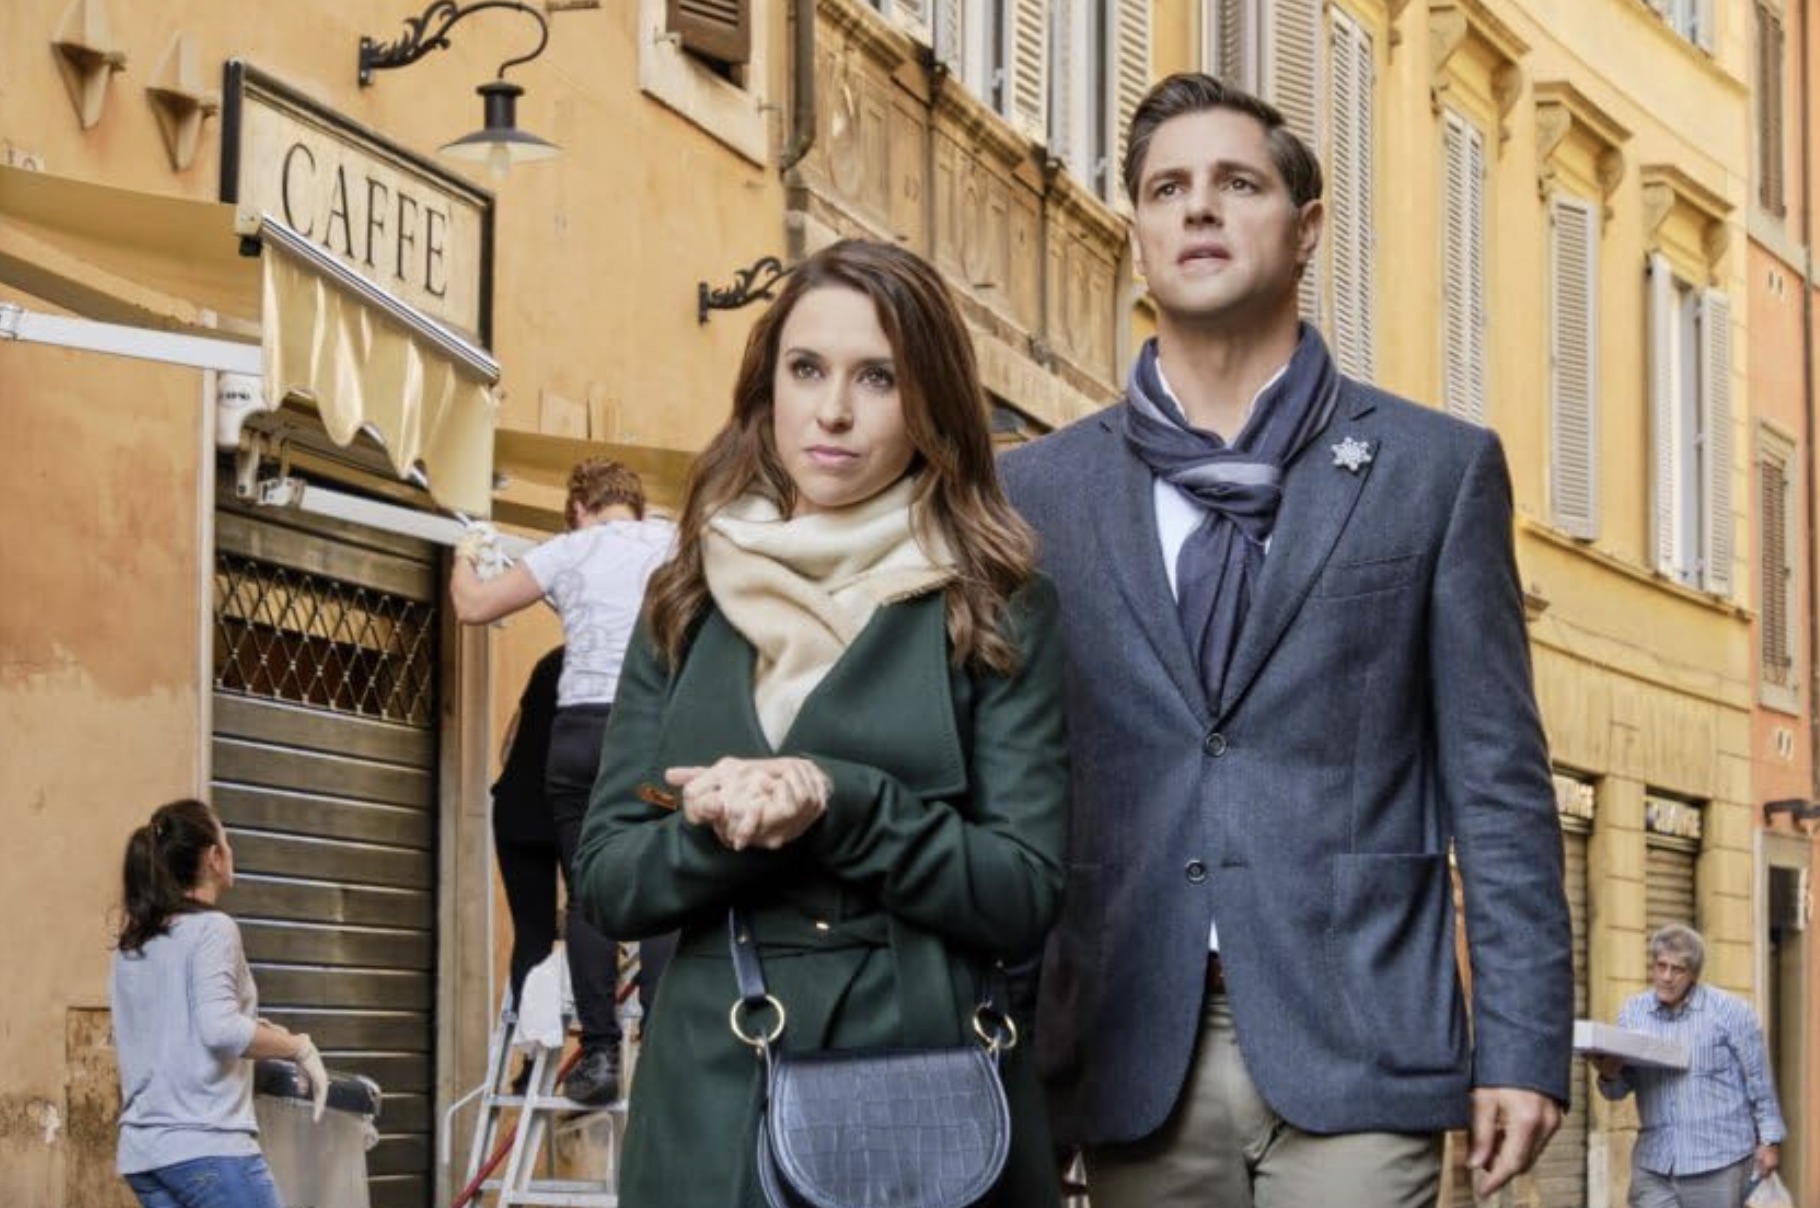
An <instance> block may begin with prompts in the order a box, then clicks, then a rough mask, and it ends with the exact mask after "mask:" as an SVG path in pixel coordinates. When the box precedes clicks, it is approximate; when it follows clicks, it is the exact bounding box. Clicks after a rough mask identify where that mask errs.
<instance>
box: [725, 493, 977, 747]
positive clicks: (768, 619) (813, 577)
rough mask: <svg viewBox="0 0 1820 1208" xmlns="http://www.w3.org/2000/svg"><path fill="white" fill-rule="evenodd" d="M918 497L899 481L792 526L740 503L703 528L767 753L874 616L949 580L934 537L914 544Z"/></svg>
mask: <svg viewBox="0 0 1820 1208" xmlns="http://www.w3.org/2000/svg"><path fill="white" fill-rule="evenodd" d="M915 491H916V483H915V480H914V479H912V478H909V477H906V478H903V479H901V480H900V481H898V482H897V483H896V484H895V485H894V486H891V487H888V488H887V489H885V490H884V491H881V492H880V493H879V494H877V495H874V496H873V497H872V498H871V499H868V500H866V501H865V502H863V503H859V504H855V505H853V506H852V507H847V508H842V509H840V510H839V511H835V512H819V513H815V514H813V515H809V516H801V517H798V518H796V519H794V520H792V519H787V518H786V517H785V516H784V515H783V513H782V512H781V511H780V510H779V508H778V506H777V503H776V501H775V500H772V499H770V498H767V497H765V496H762V495H745V496H742V497H741V498H739V499H737V500H735V501H734V502H733V503H730V504H728V505H727V506H726V507H725V508H723V509H722V510H721V511H720V512H719V513H718V514H716V515H715V516H714V517H713V518H712V519H710V520H709V521H708V525H707V528H706V529H705V530H704V531H703V533H702V572H703V574H704V576H705V577H706V579H707V584H708V592H709V594H710V595H712V596H713V597H714V603H715V605H716V606H717V607H719V609H720V611H721V613H722V614H723V615H724V616H725V617H726V618H727V620H728V622H729V623H731V624H732V626H733V628H735V629H737V630H738V631H739V632H740V633H741V634H742V635H744V637H745V639H746V640H747V641H749V642H751V643H752V645H753V647H754V648H755V649H756V650H757V651H758V666H757V669H756V671H755V673H754V676H753V680H754V683H753V696H754V700H755V703H756V705H757V708H758V718H759V723H760V725H762V726H763V728H764V731H765V737H766V738H767V739H769V740H770V741H771V744H772V745H773V746H775V745H777V744H778V743H779V742H781V741H783V738H784V736H785V735H786V734H788V733H789V732H790V726H791V724H792V723H793V722H795V720H796V715H797V713H798V712H799V711H800V710H801V709H802V706H803V701H804V700H805V699H806V698H807V697H808V695H809V693H810V692H811V691H813V690H814V688H815V686H816V685H817V684H819V683H820V682H821V680H822V677H823V676H825V675H826V674H827V673H828V669H829V668H830V667H832V666H833V665H834V662H835V660H836V659H838V658H840V656H841V653H842V652H843V651H845V650H846V649H847V647H848V646H849V645H850V644H852V642H853V639H854V638H856V637H858V636H859V632H860V630H862V629H864V628H865V627H866V623H867V622H868V621H870V620H871V619H872V614H873V613H874V612H876V611H877V610H878V609H879V608H880V606H882V605H885V604H889V603H893V602H895V601H898V600H906V599H909V598H911V597H912V596H919V595H923V594H924V593H926V592H930V591H934V590H936V589H937V588H940V587H943V586H945V585H947V584H948V583H949V582H950V581H951V580H952V579H953V578H954V573H955V572H954V559H953V555H952V554H951V553H950V552H949V550H948V547H947V543H946V542H945V541H943V540H942V537H941V535H940V534H939V533H937V532H933V531H931V532H929V533H928V534H927V535H926V538H925V540H923V541H921V542H919V541H918V540H917V534H916V532H915V529H914V526H913V524H912V521H911V508H910V501H911V497H912V496H913V495H914V494H915Z"/></svg>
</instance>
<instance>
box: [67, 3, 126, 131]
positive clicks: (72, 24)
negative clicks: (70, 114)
mask: <svg viewBox="0 0 1820 1208" xmlns="http://www.w3.org/2000/svg"><path fill="white" fill-rule="evenodd" d="M51 49H52V50H53V51H55V52H56V55H57V70H58V71H60V72H62V74H63V83H64V86H65V87H67V88H68V89H69V94H70V103H71V104H73V105H74V106H75V107H76V118H77V120H78V121H80V122H81V123H82V128H83V129H84V130H90V129H93V128H94V126H95V124H96V123H97V122H99V121H100V120H101V113H102V110H103V109H104V108H105V107H106V105H107V82H108V80H109V79H111V78H112V77H113V74H114V73H115V72H116V71H125V70H126V51H125V50H124V49H123V48H121V47H120V46H119V45H118V44H116V43H115V41H114V35H113V31H112V29H111V27H110V23H109V21H108V16H107V5H106V3H105V2H104V0H71V3H70V6H69V7H68V8H67V9H65V10H64V11H63V20H62V21H60V22H59V23H58V25H57V35H56V37H54V38H52V39H51Z"/></svg>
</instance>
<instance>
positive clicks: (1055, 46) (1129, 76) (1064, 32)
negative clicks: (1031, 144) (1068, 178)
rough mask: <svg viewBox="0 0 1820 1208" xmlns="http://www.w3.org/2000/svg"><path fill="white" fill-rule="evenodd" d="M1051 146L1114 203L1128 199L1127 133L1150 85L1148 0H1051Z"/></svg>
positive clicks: (1091, 186)
mask: <svg viewBox="0 0 1820 1208" xmlns="http://www.w3.org/2000/svg"><path fill="white" fill-rule="evenodd" d="M1050 22H1051V24H1050V41H1051V56H1050V66H1051V71H1050V79H1051V81H1052V89H1051V93H1050V98H1049V102H1050V111H1049V139H1048V146H1049V150H1050V152H1051V154H1053V155H1054V157H1055V158H1056V159H1058V160H1060V161H1061V162H1063V163H1065V164H1067V165H1068V168H1069V170H1070V171H1071V172H1073V174H1074V176H1075V179H1077V180H1079V181H1080V182H1081V183H1082V184H1084V185H1086V186H1087V187H1088V188H1089V189H1091V190H1092V191H1093V192H1094V194H1095V195H1097V196H1098V197H1100V198H1101V199H1102V200H1104V201H1106V202H1107V203H1108V204H1118V203H1119V202H1121V201H1123V200H1124V187H1123V182H1122V179H1121V176H1120V169H1121V167H1122V166H1123V162H1124V149H1125V133H1126V130H1127V129H1128V128H1129V127H1130V125H1131V116H1132V114H1134V113H1135V112H1136V111H1137V106H1138V102H1139V101H1141V100H1142V99H1143V97H1144V92H1145V90H1147V89H1148V88H1149V87H1150V9H1149V6H1148V3H1147V2H1146V0H1113V2H1112V3H1106V2H1105V0H1059V2H1058V3H1055V4H1052V5H1051V6H1050Z"/></svg>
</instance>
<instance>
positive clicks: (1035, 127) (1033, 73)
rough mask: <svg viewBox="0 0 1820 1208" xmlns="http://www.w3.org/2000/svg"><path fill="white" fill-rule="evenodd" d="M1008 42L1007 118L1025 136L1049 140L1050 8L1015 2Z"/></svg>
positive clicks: (1035, 1) (1040, 0)
mask: <svg viewBox="0 0 1820 1208" xmlns="http://www.w3.org/2000/svg"><path fill="white" fill-rule="evenodd" d="M1008 16H1009V19H1010V22H1011V28H1010V30H1009V36H1008V37H1007V38H1006V39H1005V43H1004V45H1005V59H1006V62H1005V84H1006V87H1005V116H1006V117H1008V118H1010V119H1011V124H1012V125H1014V126H1016V127H1017V128H1018V129H1019V130H1020V131H1021V132H1022V133H1023V134H1024V135H1025V136H1026V137H1028V138H1032V139H1035V140H1037V141H1038V142H1047V141H1048V138H1049V73H1048V64H1049V5H1048V4H1047V3H1045V0H1012V3H1011V7H1010V10H1009V12H1008Z"/></svg>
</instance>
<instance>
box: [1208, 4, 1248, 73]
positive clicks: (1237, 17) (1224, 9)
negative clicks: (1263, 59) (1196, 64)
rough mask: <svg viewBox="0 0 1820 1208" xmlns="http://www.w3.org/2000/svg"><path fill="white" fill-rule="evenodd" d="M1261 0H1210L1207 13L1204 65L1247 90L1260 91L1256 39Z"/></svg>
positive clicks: (1210, 71)
mask: <svg viewBox="0 0 1820 1208" xmlns="http://www.w3.org/2000/svg"><path fill="white" fill-rule="evenodd" d="M1256 2H1257V0H1207V6H1206V10H1205V15H1204V16H1203V17H1202V20H1203V21H1205V22H1206V31H1207V37H1206V39H1205V45H1204V46H1203V47H1202V50H1201V56H1202V63H1201V66H1202V68H1203V70H1205V71H1206V72H1208V74H1210V75H1213V76H1215V77H1217V78H1218V79H1220V80H1221V81H1222V82H1224V83H1227V84H1236V85H1237V86H1238V87H1240V88H1243V89H1245V90H1246V91H1247V92H1255V91H1257V87H1258V83H1257V70H1256V64H1257V58H1256V55H1255V54H1254V53H1253V50H1252V47H1253V45H1254V43H1255V41H1256V31H1257V13H1256V10H1255V8H1254V7H1253V6H1254V5H1255V4H1256Z"/></svg>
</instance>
